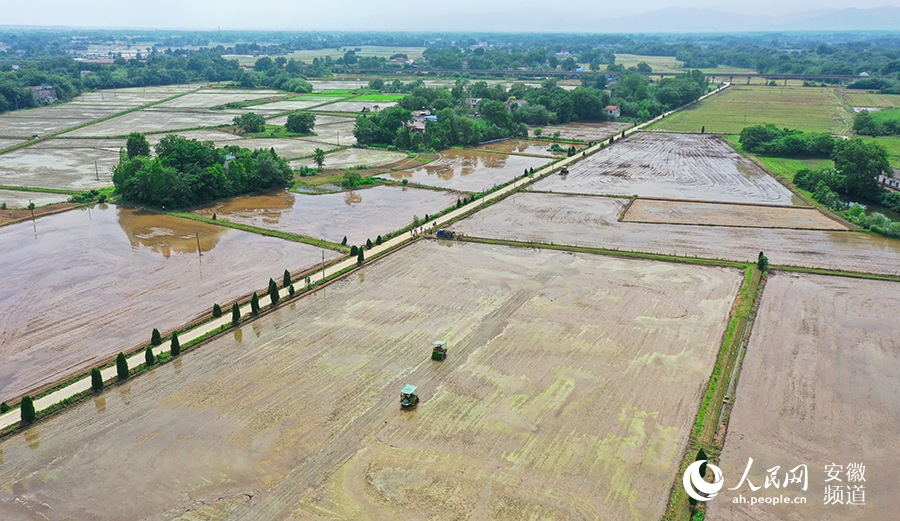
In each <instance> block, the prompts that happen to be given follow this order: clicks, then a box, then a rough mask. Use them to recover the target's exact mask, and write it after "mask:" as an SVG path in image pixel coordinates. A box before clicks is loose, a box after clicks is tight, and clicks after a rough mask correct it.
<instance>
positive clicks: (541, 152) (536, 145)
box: [478, 139, 571, 157]
mask: <svg viewBox="0 0 900 521" xmlns="http://www.w3.org/2000/svg"><path fill="white" fill-rule="evenodd" d="M554 144H557V145H559V146H561V147H563V148H569V147H570V146H571V145H563V144H561V143H553V142H543V141H530V140H528V139H507V140H506V141H500V142H498V143H490V144H487V145H481V146H480V147H478V149H479V150H492V151H495V152H516V153H519V154H532V155H538V156H547V157H559V156H564V155H566V153H565V152H551V151H550V147H551V146H553V145H554Z"/></svg>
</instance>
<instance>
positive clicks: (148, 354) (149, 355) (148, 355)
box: [144, 346, 156, 367]
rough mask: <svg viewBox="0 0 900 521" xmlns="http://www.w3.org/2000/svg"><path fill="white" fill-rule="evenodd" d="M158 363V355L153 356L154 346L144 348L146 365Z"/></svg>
mask: <svg viewBox="0 0 900 521" xmlns="http://www.w3.org/2000/svg"><path fill="white" fill-rule="evenodd" d="M155 363H156V357H155V356H153V348H152V347H150V346H147V349H144V365H146V366H147V367H150V366H151V365H153V364H155Z"/></svg>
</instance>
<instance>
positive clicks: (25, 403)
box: [19, 395, 37, 423]
mask: <svg viewBox="0 0 900 521" xmlns="http://www.w3.org/2000/svg"><path fill="white" fill-rule="evenodd" d="M19 407H20V408H21V412H22V422H23V423H31V422H33V421H34V419H35V418H37V411H35V410H34V400H32V399H31V396H28V395H25V396H23V397H22V404H21V405H20V406H19Z"/></svg>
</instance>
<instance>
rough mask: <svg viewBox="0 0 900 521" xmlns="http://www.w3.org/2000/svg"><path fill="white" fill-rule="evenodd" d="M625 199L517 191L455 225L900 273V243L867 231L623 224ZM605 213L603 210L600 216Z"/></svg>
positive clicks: (468, 230) (478, 232)
mask: <svg viewBox="0 0 900 521" xmlns="http://www.w3.org/2000/svg"><path fill="white" fill-rule="evenodd" d="M622 201H623V200H622V199H618V198H610V197H596V196H578V195H562V194H538V193H523V194H516V195H514V196H512V197H509V198H507V199H506V200H504V201H502V202H500V203H497V204H495V205H493V206H490V207H488V208H486V209H484V210H482V211H480V212H478V213H477V214H475V215H473V216H471V217H469V218H467V219H465V220H463V221H461V222H459V223H457V224H455V225H454V226H453V229H454V230H456V231H460V232H463V233H465V234H466V235H471V236H475V237H491V238H496V239H506V240H515V241H537V242H547V243H550V242H553V243H556V244H569V245H579V246H595V247H602V248H613V249H615V248H618V249H620V250H624V251H640V252H647V253H661V254H668V255H671V254H675V255H681V256H684V255H688V256H697V257H707V258H715V259H728V260H736V261H742V262H748V261H755V259H756V258H757V256H758V255H759V252H760V251H764V252H765V254H766V256H767V257H768V258H769V263H770V264H786V265H794V266H805V267H811V268H827V269H844V270H851V271H859V272H871V273H885V274H892V275H900V241H898V240H896V239H887V238H884V237H878V236H875V235H870V234H867V233H862V232H852V231H843V232H842V231H831V230H787V229H770V228H741V227H725V226H691V225H679V224H673V225H666V224H645V223H631V222H616V219H618V216H619V215H620V214H621V211H622V210H621V208H622V204H623V203H622ZM598 214H599V215H598Z"/></svg>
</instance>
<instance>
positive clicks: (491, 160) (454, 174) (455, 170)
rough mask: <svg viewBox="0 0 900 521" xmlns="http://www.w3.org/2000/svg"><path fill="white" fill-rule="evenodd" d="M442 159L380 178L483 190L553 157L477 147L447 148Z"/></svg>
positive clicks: (475, 190)
mask: <svg viewBox="0 0 900 521" xmlns="http://www.w3.org/2000/svg"><path fill="white" fill-rule="evenodd" d="M440 156H441V157H440V158H439V159H437V160H435V161H432V162H430V163H425V164H424V166H421V167H419V168H410V169H407V170H400V171H397V172H390V173H388V174H382V175H380V176H379V177H382V178H384V179H393V180H395V181H401V180H403V179H409V182H410V183H416V184H420V185H426V186H436V187H440V188H451V189H453V190H460V191H464V192H480V191H482V190H489V189H491V188H493V187H494V186H496V185H501V184H503V183H505V182H507V181H510V180H512V179H513V178H515V177H519V176H521V175H522V174H524V173H525V169H528V168H534V169H535V170H537V169H538V168H539V167H541V166H543V165H544V164H546V163H547V162H548V161H550V160H549V159H546V158H536V157H527V156H516V155H509V154H498V153H493V152H480V151H477V150H459V149H452V150H444V151H442V152H441V153H440Z"/></svg>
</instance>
